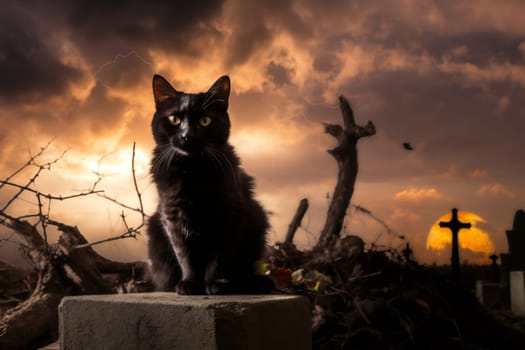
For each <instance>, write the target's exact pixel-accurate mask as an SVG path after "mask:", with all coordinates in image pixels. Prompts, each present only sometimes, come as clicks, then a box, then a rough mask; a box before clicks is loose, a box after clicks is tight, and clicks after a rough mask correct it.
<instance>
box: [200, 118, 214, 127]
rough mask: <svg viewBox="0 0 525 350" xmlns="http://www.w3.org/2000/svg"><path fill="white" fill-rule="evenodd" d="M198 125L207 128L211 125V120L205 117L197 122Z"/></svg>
mask: <svg viewBox="0 0 525 350" xmlns="http://www.w3.org/2000/svg"><path fill="white" fill-rule="evenodd" d="M199 124H200V125H202V126H208V125H210V124H211V118H210V117H208V116H206V117H202V118H201V119H200V120H199Z"/></svg>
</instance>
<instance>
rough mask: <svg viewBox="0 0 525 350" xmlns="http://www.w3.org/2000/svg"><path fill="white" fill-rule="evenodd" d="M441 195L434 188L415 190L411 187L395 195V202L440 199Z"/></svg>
mask: <svg viewBox="0 0 525 350" xmlns="http://www.w3.org/2000/svg"><path fill="white" fill-rule="evenodd" d="M440 198H443V195H442V194H441V193H439V192H438V190H436V189H435V188H421V189H417V188H415V187H411V188H409V189H408V190H403V191H401V192H398V193H396V194H395V196H394V199H395V200H408V201H420V200H422V199H440Z"/></svg>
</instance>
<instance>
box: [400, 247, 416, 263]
mask: <svg viewBox="0 0 525 350" xmlns="http://www.w3.org/2000/svg"><path fill="white" fill-rule="evenodd" d="M401 252H402V253H403V256H404V257H405V261H406V262H410V261H412V253H413V251H412V248H410V243H408V242H407V246H406V248H405V249H403V250H402V251H401Z"/></svg>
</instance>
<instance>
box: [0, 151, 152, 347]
mask: <svg viewBox="0 0 525 350" xmlns="http://www.w3.org/2000/svg"><path fill="white" fill-rule="evenodd" d="M46 148H47V146H46V147H43V148H42V149H41V151H40V152H39V153H37V154H36V155H34V156H31V158H30V160H29V161H28V162H27V163H26V164H24V165H23V166H22V167H21V168H20V169H18V170H17V171H15V172H14V173H13V174H11V175H10V176H8V177H7V178H6V179H5V180H2V181H0V189H2V188H3V187H11V188H15V189H17V192H16V193H15V195H13V197H12V198H11V199H10V200H8V201H7V203H6V204H5V205H4V207H3V208H2V209H1V210H0V224H1V225H3V226H4V227H6V228H8V229H9V230H11V231H12V232H13V234H16V235H17V236H18V237H20V238H21V239H22V240H23V243H19V244H20V248H21V249H22V251H23V252H24V255H25V257H26V259H27V260H28V261H29V262H30V263H31V265H32V266H33V267H34V269H35V271H36V273H37V276H38V279H37V282H36V287H35V288H34V290H33V291H32V293H31V295H30V297H29V298H28V299H26V300H25V301H23V302H21V303H20V304H18V305H17V306H15V307H13V308H11V309H9V310H7V311H6V312H5V313H4V314H2V315H0V349H31V348H35V347H39V346H42V345H45V344H47V343H49V342H51V341H54V340H55V339H56V337H57V335H58V334H57V330H58V304H59V303H60V301H61V299H62V298H63V297H64V296H67V295H79V294H105V293H115V292H116V289H115V285H114V281H111V280H110V279H108V278H106V276H104V275H105V274H113V275H117V276H118V279H119V280H120V281H128V280H132V279H135V278H136V277H139V278H140V277H141V276H143V275H144V274H145V272H146V265H145V263H143V262H133V263H121V262H116V261H112V260H109V259H106V258H104V257H102V256H100V255H99V254H98V253H96V252H95V251H94V250H93V248H92V245H94V244H98V243H101V242H105V241H109V240H115V239H122V238H128V237H135V236H136V235H137V234H139V233H140V231H139V230H140V228H141V227H142V226H143V224H144V217H145V215H144V212H143V210H142V202H141V197H140V192H139V191H138V187H137V183H136V179H135V173H134V170H133V179H134V184H135V189H136V191H137V195H138V199H139V202H140V204H139V206H138V207H137V209H132V210H134V211H136V212H138V213H140V214H141V216H142V220H143V221H142V223H141V224H140V225H138V226H137V227H136V228H132V227H129V226H128V224H127V222H126V220H125V216H124V214H123V215H122V219H123V222H124V224H125V226H126V232H124V233H123V234H121V235H119V236H117V237H111V238H109V239H106V240H102V241H99V242H94V243H88V241H87V240H86V239H85V237H84V236H83V235H82V233H81V232H80V231H79V229H78V228H77V227H76V226H70V225H66V224H64V223H62V222H59V221H55V220H52V219H51V218H50V210H51V202H52V201H57V200H67V199H69V198H74V197H80V196H90V195H97V196H102V197H106V196H105V194H104V192H103V191H101V190H97V189H96V186H97V184H98V183H99V182H100V180H101V177H100V176H99V178H98V179H97V180H96V181H95V183H94V184H93V186H92V188H91V189H90V190H89V191H86V192H82V193H78V194H73V195H70V196H54V195H51V194H45V193H42V192H39V191H37V190H36V189H34V188H33V187H32V184H33V183H34V182H35V180H36V179H37V177H38V176H39V175H40V173H41V172H42V171H43V170H49V169H50V168H51V166H52V165H53V164H54V163H56V161H58V160H59V159H60V158H61V157H62V156H61V157H59V158H57V159H55V160H54V161H53V162H48V163H44V164H38V163H37V162H38V159H39V157H40V156H41V155H42V154H43V152H44V151H45V150H46ZM134 155H135V147H133V157H132V159H133V161H132V168H133V169H134V164H133V162H134V158H135V157H134ZM31 167H36V169H37V170H36V171H35V173H34V174H33V176H32V177H31V178H30V181H28V182H26V183H25V184H18V183H16V182H14V180H13V178H14V177H16V175H17V174H19V173H20V172H22V171H27V170H29V169H30V168H31ZM23 193H31V194H33V195H34V196H35V197H36V200H37V203H38V211H37V213H35V214H32V215H24V216H22V217H14V216H12V215H10V214H9V213H8V211H9V208H10V206H11V204H12V203H14V202H15V201H16V200H17V199H18V198H19V197H20V195H22V194H23ZM107 199H109V200H110V201H111V202H113V203H116V204H117V205H119V202H118V201H117V200H115V199H113V198H109V197H107ZM44 203H45V204H46V205H44ZM121 204H122V205H121V207H125V208H128V209H129V208H132V207H130V206H127V205H124V204H123V203H121ZM31 219H33V220H32V222H31ZM49 226H55V227H56V228H57V229H58V230H59V231H60V237H59V239H58V242H56V243H50V242H48V239H47V227H49ZM7 239H9V238H7Z"/></svg>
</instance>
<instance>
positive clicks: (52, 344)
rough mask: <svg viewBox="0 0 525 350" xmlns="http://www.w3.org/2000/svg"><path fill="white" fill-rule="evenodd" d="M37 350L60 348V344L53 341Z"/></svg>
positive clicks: (55, 349)
mask: <svg viewBox="0 0 525 350" xmlns="http://www.w3.org/2000/svg"><path fill="white" fill-rule="evenodd" d="M38 350H60V345H59V343H58V342H55V343H51V344H49V345H46V346H44V347H43V348H39V349H38Z"/></svg>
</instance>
